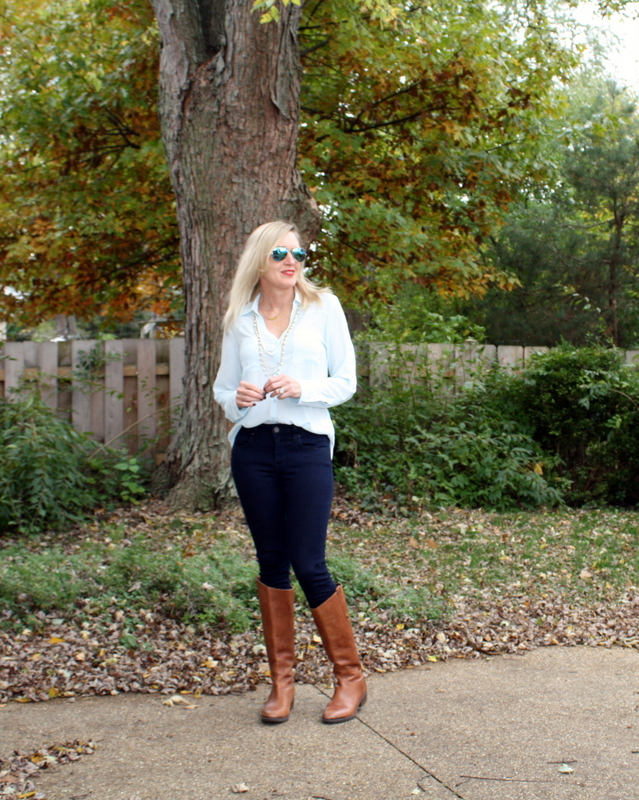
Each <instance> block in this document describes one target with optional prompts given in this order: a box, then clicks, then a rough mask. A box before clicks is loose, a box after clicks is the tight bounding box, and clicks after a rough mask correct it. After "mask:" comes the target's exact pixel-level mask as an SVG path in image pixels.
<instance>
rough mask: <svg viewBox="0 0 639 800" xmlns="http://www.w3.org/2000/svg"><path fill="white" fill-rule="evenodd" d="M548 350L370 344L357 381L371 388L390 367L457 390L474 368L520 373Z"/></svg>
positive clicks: (634, 360) (628, 354)
mask: <svg viewBox="0 0 639 800" xmlns="http://www.w3.org/2000/svg"><path fill="white" fill-rule="evenodd" d="M547 350H549V348H548V347H534V346H533V347H523V346H519V345H499V346H496V345H492V344H485V345H484V344H477V343H476V342H472V341H468V342H465V343H464V344H461V345H455V344H419V345H412V344H406V345H400V347H399V350H397V349H393V348H392V347H389V346H388V345H386V344H383V343H378V342H370V343H368V344H367V345H365V348H363V349H362V348H360V351H359V353H358V363H359V364H360V367H359V372H360V379H361V378H364V379H365V380H367V381H368V382H370V384H371V385H373V386H375V385H379V384H380V383H382V382H383V381H384V378H385V377H386V376H387V375H388V373H389V370H390V368H391V366H390V365H391V363H394V373H395V374H399V375H400V376H401V377H402V379H403V380H405V381H407V382H408V383H419V382H420V381H421V380H423V377H424V375H425V374H428V373H429V372H430V373H431V374H439V375H440V376H442V377H444V378H447V379H448V380H449V381H450V385H451V387H453V390H455V387H460V386H462V385H463V384H464V383H466V382H467V381H468V380H472V378H473V376H476V374H477V370H478V367H481V366H486V367H487V366H489V365H491V364H495V363H496V364H499V365H500V366H502V367H506V368H510V369H521V368H523V367H524V365H525V364H526V362H527V361H528V360H529V359H530V358H531V356H533V355H534V354H535V353H545V352H546V351H547ZM625 361H626V363H627V364H637V365H639V350H626V351H625Z"/></svg>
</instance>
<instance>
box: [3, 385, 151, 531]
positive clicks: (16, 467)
mask: <svg viewBox="0 0 639 800" xmlns="http://www.w3.org/2000/svg"><path fill="white" fill-rule="evenodd" d="M139 470H140V465H139V464H138V463H137V461H136V460H135V459H131V458H129V457H128V456H126V457H125V456H123V455H122V453H120V452H118V451H115V450H109V449H105V448H101V449H100V450H99V451H98V452H97V453H96V443H95V442H94V441H92V440H91V439H90V438H89V437H88V436H86V435H85V434H82V433H78V432H77V431H76V430H74V428H73V427H72V426H71V425H70V424H69V423H68V422H66V421H64V420H62V419H60V417H59V416H58V415H57V414H56V413H55V412H54V411H53V410H52V409H50V408H49V407H48V406H46V405H45V404H44V402H43V401H42V399H41V397H40V395H39V393H38V392H37V391H33V392H31V393H26V392H21V393H20V395H17V396H16V397H15V398H12V399H11V400H8V399H1V398H0V532H3V531H12V530H13V531H17V532H21V533H31V532H37V531H42V530H46V529H47V528H61V527H63V526H65V525H69V524H72V523H74V522H77V521H78V520H79V519H81V518H82V516H83V514H84V513H85V512H86V511H88V510H89V509H91V508H95V507H98V506H101V505H103V504H104V503H105V502H109V501H110V500H111V501H119V502H121V501H128V500H132V499H134V498H135V497H137V496H139V495H140V494H141V493H142V492H143V491H144V488H143V486H142V485H141V480H140V473H139Z"/></svg>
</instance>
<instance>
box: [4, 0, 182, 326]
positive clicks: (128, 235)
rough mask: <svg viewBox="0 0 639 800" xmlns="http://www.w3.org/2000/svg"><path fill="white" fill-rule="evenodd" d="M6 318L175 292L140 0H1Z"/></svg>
mask: <svg viewBox="0 0 639 800" xmlns="http://www.w3.org/2000/svg"><path fill="white" fill-rule="evenodd" d="M0 37H1V38H0V41H1V45H0V117H1V119H2V125H1V126H0V156H1V158H2V170H0V286H9V287H13V288H14V289H15V290H16V291H15V293H12V294H4V293H3V292H0V303H1V304H2V306H3V307H4V309H3V310H4V316H5V318H8V319H9V320H12V321H14V322H16V323H22V324H34V323H37V322H39V321H40V320H43V319H48V318H50V317H52V316H53V315H55V314H61V313H62V314H75V315H77V316H79V317H84V318H91V317H93V316H95V315H100V316H102V317H104V318H113V319H130V318H131V316H132V315H133V314H134V313H135V312H136V311H137V310H139V309H149V310H152V311H155V312H157V313H168V312H170V311H171V310H172V306H173V305H175V304H176V303H178V304H179V302H180V293H179V291H178V289H179V265H178V232H177V226H176V224H175V216H174V210H173V197H172V191H171V185H170V182H169V179H168V175H167V171H166V164H165V161H164V155H163V152H162V145H161V141H160V132H159V123H158V119H157V113H156V103H155V97H156V94H157V49H158V34H157V29H156V27H155V22H154V18H153V13H152V11H151V9H150V7H149V5H148V3H147V2H146V0H124V2H118V3H115V2H113V0H90V1H89V2H88V3H86V2H84V1H83V0H60V1H59V2H56V3H50V2H46V1H45V0H29V1H28V2H24V0H20V2H19V3H17V2H11V0H4V2H3V1H2V0H0Z"/></svg>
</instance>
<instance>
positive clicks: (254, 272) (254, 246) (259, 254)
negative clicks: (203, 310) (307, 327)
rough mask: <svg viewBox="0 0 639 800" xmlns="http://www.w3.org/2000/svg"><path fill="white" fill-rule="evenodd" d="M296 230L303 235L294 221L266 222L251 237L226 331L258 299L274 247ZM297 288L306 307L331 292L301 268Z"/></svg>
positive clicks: (232, 294)
mask: <svg viewBox="0 0 639 800" xmlns="http://www.w3.org/2000/svg"><path fill="white" fill-rule="evenodd" d="M287 233H294V234H295V235H296V236H297V238H298V239H299V238H300V235H299V232H298V230H297V228H296V227H295V225H293V223H291V222H282V221H281V220H276V221H275V222H266V223H264V225H260V226H259V228H256V229H255V230H254V231H253V233H252V234H251V235H250V236H249V238H248V239H247V242H246V244H245V245H244V250H243V251H242V255H241V256H240V260H239V261H238V264H237V270H236V271H235V277H234V278H233V285H232V286H231V291H230V294H229V307H228V309H227V311H226V314H225V315H224V330H225V331H228V330H229V329H230V328H231V327H232V326H233V323H234V322H235V320H236V319H237V318H238V316H239V315H240V313H241V312H242V309H243V308H244V306H245V305H246V304H247V303H250V302H251V301H252V300H254V299H255V297H256V296H257V294H258V292H259V285H260V278H261V277H262V275H263V274H264V273H265V272H266V269H267V267H268V259H269V256H270V254H271V251H272V250H273V248H275V247H277V243H278V242H279V241H281V239H283V237H284V236H286V234H287ZM295 288H296V289H297V290H298V291H299V293H300V294H301V296H302V306H307V305H308V304H309V303H319V302H320V295H321V294H322V293H324V292H330V289H323V288H320V287H319V286H315V284H314V283H312V282H311V281H310V280H309V279H308V278H307V277H306V276H305V275H304V270H300V273H299V276H298V278H297V284H296V286H295Z"/></svg>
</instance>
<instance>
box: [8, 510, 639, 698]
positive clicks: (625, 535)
mask: <svg viewBox="0 0 639 800" xmlns="http://www.w3.org/2000/svg"><path fill="white" fill-rule="evenodd" d="M636 519H637V516H636V514H634V513H633V512H627V513H619V512H608V511H602V512H591V513H590V516H588V515H586V514H585V513H583V512H579V511H562V512H540V513H539V514H530V513H528V514H525V515H524V514H514V515H511V516H510V517H508V516H504V515H495V514H489V513H486V512H483V511H464V510H457V509H452V510H449V511H446V512H444V511H442V512H440V513H438V514H434V513H429V512H426V511H424V510H417V511H415V512H414V513H411V514H408V515H404V516H402V515H401V514H399V513H395V514H391V513H388V510H387V511H386V512H385V513H372V512H369V511H366V510H363V509H361V508H358V507H357V506H356V505H354V504H352V503H349V502H347V501H346V500H345V499H344V498H340V497H338V498H337V499H336V502H335V507H334V511H333V520H332V523H331V531H330V540H331V545H330V551H332V552H334V553H342V552H347V553H348V554H349V556H352V558H356V559H358V561H359V562H361V564H362V565H363V566H364V567H365V568H366V569H368V570H369V571H371V572H372V573H374V574H375V576H376V579H377V580H378V581H379V585H380V586H381V587H382V589H384V587H385V586H386V587H387V591H388V594H389V595H390V594H392V593H394V592H397V587H398V586H399V587H400V588H401V589H402V590H406V591H408V592H410V591H413V590H418V589H424V588H425V589H427V590H428V591H429V592H430V594H431V596H432V598H433V599H434V600H435V601H438V602H440V603H441V607H442V609H443V613H442V614H440V615H439V616H438V618H431V619H427V618H425V616H424V615H421V616H420V615H412V612H411V613H403V612H402V611H401V609H399V610H398V609H397V608H395V609H394V608H382V607H376V606H375V605H374V604H373V605H371V602H369V599H368V598H367V597H366V596H365V593H364V592H362V593H361V594H357V593H355V595H354V599H353V602H352V603H351V614H352V619H353V627H354V631H355V635H356V639H357V643H358V647H359V650H360V654H361V657H362V661H363V664H364V667H365V669H366V671H367V672H368V673H369V674H370V673H373V672H378V673H385V672H389V671H393V670H397V669H403V668H411V667H417V666H421V665H427V664H429V663H433V662H435V661H439V660H445V659H448V658H480V657H487V656H493V655H500V654H505V653H523V652H525V651H527V650H531V649H533V648H536V647H544V646H549V645H555V646H574V645H588V646H604V647H611V646H624V647H633V648H637V647H639V589H638V588H637V585H636V584H637V581H636V580H635V579H636V574H637V564H636V562H635V561H632V557H633V556H632V553H633V552H636V543H637V541H639V534H638V533H637V531H638V530H639V528H638V526H637V524H636ZM105 521H106V522H108V523H109V524H110V525H111V526H113V525H114V524H118V525H120V526H121V527H122V528H123V529H124V530H126V532H127V536H128V535H132V534H133V532H136V533H137V534H146V535H147V536H149V537H160V536H161V537H164V538H165V539H166V540H169V539H170V538H171V537H173V538H174V539H175V540H176V541H179V544H180V547H181V548H182V550H183V551H184V552H188V551H189V548H191V549H193V548H196V547H202V546H206V544H207V543H206V541H204V543H203V542H202V531H206V530H208V529H212V528H215V527H218V528H219V527H224V528H225V529H226V530H227V531H230V532H231V534H233V535H236V538H237V543H238V547H242V548H244V549H245V551H246V552H247V553H248V554H250V553H251V552H252V550H251V543H250V537H249V536H248V535H247V532H246V528H245V527H244V524H243V520H242V518H241V514H240V512H239V511H238V510H237V509H231V510H229V511H227V512H225V514H224V515H220V516H218V517H212V516H211V515H210V514H209V515H206V514H188V515H187V514H182V515H180V514H178V513H177V512H173V511H170V510H169V509H168V508H167V507H166V506H164V505H163V504H162V503H159V502H158V501H154V502H152V503H149V504H148V505H146V506H140V507H137V508H133V509H119V510H118V511H116V512H111V513H110V515H107V516H105ZM526 525H528V526H533V527H534V534H531V533H530V532H528V533H526ZM207 526H208V528H207ZM580 526H581V527H580ZM584 526H586V527H587V528H588V530H589V531H590V528H593V531H592V535H593V536H595V534H597V537H599V538H597V537H595V538H594V539H593V542H595V540H596V542H598V543H599V544H600V543H601V542H600V539H601V536H600V535H599V533H598V531H599V532H600V533H601V532H605V533H606V534H609V538H610V540H611V541H612V540H613V539H614V541H615V542H618V543H620V544H619V547H620V548H621V549H620V554H619V557H618V560H619V561H620V570H623V573H624V575H625V579H624V582H623V583H622V584H619V583H615V582H614V580H613V577H614V574H615V563H613V561H614V559H613V561H611V557H610V554H608V555H605V554H604V555H601V554H600V555H601V557H600V558H599V560H597V559H596V558H595V554H594V553H593V552H591V550H592V548H591V547H589V548H586V549H584V551H583V552H581V550H580V549H579V548H580V546H581V545H580V542H581V541H582V539H584V537H585V536H586V534H584V533H583V532H582V528H583V527H584ZM595 527H596V529H597V530H595ZM531 529H532V528H531ZM105 530H106V528H105ZM99 535H100V523H99V522H98V524H95V523H94V524H92V525H89V526H85V528H78V529H76V530H74V531H73V532H72V533H71V534H67V538H66V540H65V541H64V544H65V546H66V547H68V548H69V551H70V552H71V551H73V548H74V547H77V546H78V545H77V542H78V541H80V540H81V539H82V537H83V536H85V537H87V538H88V537H93V541H95V540H96V539H97V538H98V537H99ZM104 535H105V536H106V534H104ZM602 535H603V533H602ZM52 536H53V535H52ZM191 539H192V540H193V541H191ZM47 541H50V540H45V541H44V543H43V544H42V545H41V546H46V545H47ZM210 544H211V546H212V544H213V540H211V543H210ZM598 546H599V545H598ZM633 548H635V551H633ZM605 549H606V548H605V547H599V550H600V551H604V550H605ZM622 556H623V557H624V559H625V561H624V560H623V559H622V558H621V557H622ZM635 558H636V555H635ZM606 559H607V560H606ZM586 561H587V563H585V562H586ZM611 564H612V566H610V565H611ZM606 565H608V566H606ZM584 571H585V572H587V573H588V575H586V574H585V572H584ZM618 571H619V570H618ZM347 588H348V587H347ZM402 614H403V615H402ZM35 616H36V618H37V622H38V624H37V626H33V629H23V630H11V629H5V630H0V703H6V701H8V700H14V701H18V702H38V701H47V700H51V699H54V698H73V697H76V696H82V695H115V694H120V693H129V692H140V693H148V694H158V695H160V696H162V697H164V698H165V700H164V702H165V704H166V705H167V708H171V709H172V708H184V709H185V710H188V708H189V707H192V706H193V705H194V702H193V701H197V698H198V697H199V696H201V695H202V694H208V695H225V694H230V693H241V692H246V691H251V690H254V689H255V688H256V686H257V685H258V684H259V683H260V682H264V681H268V680H269V672H268V663H267V659H266V653H265V649H264V646H263V643H262V636H261V631H260V629H259V627H258V628H256V629H251V630H248V631H245V632H243V633H233V632H231V631H229V630H226V629H224V628H220V627H217V628H208V629H207V628H206V627H203V626H195V625H188V624H185V623H183V622H180V621H179V620H175V619H171V618H170V617H168V616H166V615H163V614H162V613H160V611H159V610H157V609H151V610H150V611H148V610H147V611H145V612H144V613H142V612H140V613H139V615H138V617H137V619H136V622H137V624H136V626H135V628H136V629H135V643H136V646H135V647H130V646H126V642H127V635H130V634H129V630H130V627H127V626H130V622H131V619H130V617H129V619H128V620H127V619H126V618H125V615H124V614H123V613H122V611H121V609H118V608H115V607H114V608H112V609H110V610H109V612H108V614H102V615H101V616H100V617H99V618H97V619H91V620H89V621H87V620H86V619H85V618H83V621H82V622H80V614H78V619H74V618H73V617H72V616H70V615H68V618H66V619H63V618H60V617H58V615H57V613H56V612H51V613H45V612H43V611H40V612H38V613H37V614H36V615H35ZM296 623H297V624H296V637H297V658H298V662H297V669H296V680H297V681H298V682H300V683H314V684H322V685H328V684H330V682H331V677H330V666H329V664H328V662H327V660H326V658H325V655H324V653H323V648H322V646H321V644H320V643H319V637H318V635H317V631H316V629H315V626H314V623H313V620H312V617H311V615H310V612H309V611H308V609H307V608H306V607H305V606H304V605H301V604H300V605H299V606H297V607H296ZM176 698H179V699H178V700H176ZM186 698H188V700H187V699H186ZM0 714H1V706H0Z"/></svg>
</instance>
